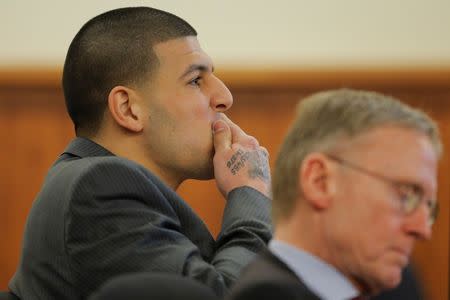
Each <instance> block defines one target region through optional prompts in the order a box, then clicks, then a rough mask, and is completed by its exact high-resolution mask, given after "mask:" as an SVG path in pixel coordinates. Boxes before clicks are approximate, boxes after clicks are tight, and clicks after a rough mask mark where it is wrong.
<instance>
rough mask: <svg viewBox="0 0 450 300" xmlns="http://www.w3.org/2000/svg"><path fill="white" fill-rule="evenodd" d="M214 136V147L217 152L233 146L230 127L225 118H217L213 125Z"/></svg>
mask: <svg viewBox="0 0 450 300" xmlns="http://www.w3.org/2000/svg"><path fill="white" fill-rule="evenodd" d="M212 129H213V136H214V149H215V151H216V152H220V151H223V150H225V149H228V148H230V147H231V131H230V127H229V126H228V124H227V123H225V121H223V120H217V121H215V122H214V123H213V125H212Z"/></svg>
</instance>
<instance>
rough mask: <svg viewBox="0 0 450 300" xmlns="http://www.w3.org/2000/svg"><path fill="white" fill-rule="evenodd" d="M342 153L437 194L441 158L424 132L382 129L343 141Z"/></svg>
mask: <svg viewBox="0 0 450 300" xmlns="http://www.w3.org/2000/svg"><path fill="white" fill-rule="evenodd" d="M338 148H339V146H338ZM338 151H339V152H341V153H342V155H344V156H345V158H346V159H351V160H352V161H356V162H358V163H359V164H362V165H364V166H367V167H370V168H372V169H373V170H377V171H379V172H383V174H385V175H388V176H391V177H393V178H396V179H398V180H405V181H412V182H416V183H418V184H420V185H424V186H425V187H426V188H427V189H428V190H429V191H430V192H431V193H434V192H435V191H436V186H437V183H436V182H437V167H438V159H439V157H438V153H437V152H436V149H435V147H434V146H433V143H432V141H431V139H430V137H428V136H427V135H426V134H424V133H423V132H420V131H418V130H414V129H410V128H404V127H394V126H385V127H378V128H374V129H371V130H368V131H367V132H365V133H362V134H360V135H358V136H356V137H354V138H352V139H350V140H347V141H342V142H341V143H340V148H339V150H338Z"/></svg>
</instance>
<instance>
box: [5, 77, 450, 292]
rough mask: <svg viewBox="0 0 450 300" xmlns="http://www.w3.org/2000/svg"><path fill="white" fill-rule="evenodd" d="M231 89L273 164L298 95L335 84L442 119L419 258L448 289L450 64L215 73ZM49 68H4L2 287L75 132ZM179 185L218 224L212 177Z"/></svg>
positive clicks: (425, 273)
mask: <svg viewBox="0 0 450 300" xmlns="http://www.w3.org/2000/svg"><path fill="white" fill-rule="evenodd" d="M218 75H219V77H221V78H223V79H224V81H225V82H226V83H227V84H228V86H229V87H230V89H231V91H232V92H233V95H234V100H235V101H234V105H233V107H232V109H231V110H230V112H229V115H230V116H231V118H232V119H233V120H235V121H236V122H237V123H238V124H240V125H241V127H242V128H244V130H246V131H247V132H248V133H250V134H252V135H254V136H255V137H257V138H258V140H259V141H260V143H261V144H262V145H264V146H266V147H267V149H268V150H269V152H270V153H271V164H272V165H273V162H274V158H275V157H276V154H277V151H278V149H279V146H280V144H281V142H282V140H283V136H284V134H285V133H286V130H287V128H288V127H289V125H290V123H291V121H292V119H293V117H294V110H295V106H296V104H297V102H298V100H299V98H300V97H303V96H305V95H307V94H310V93H312V92H315V91H318V90H322V89H329V88H338V87H354V88H365V89H372V90H377V91H380V92H384V93H388V94H392V95H394V96H397V97H399V98H400V99H402V100H404V101H405V102H407V103H410V104H411V105H413V106H415V107H420V108H423V109H424V110H426V111H427V112H429V113H430V114H431V115H432V116H433V117H434V118H435V119H436V120H437V121H438V123H439V125H440V127H441V131H442V136H443V140H444V144H445V148H446V149H447V150H448V151H447V152H446V153H445V155H444V156H443V159H442V161H441V164H440V172H439V187H440V188H439V200H440V204H441V214H440V216H439V219H438V221H437V222H436V224H435V227H434V234H433V239H432V240H431V241H430V242H425V243H420V245H418V247H417V249H416V251H415V252H414V262H415V264H416V266H417V269H418V272H419V274H420V276H421V278H422V280H423V283H424V286H425V289H426V292H427V295H428V299H436V300H441V299H447V297H448V293H449V287H448V284H449V234H450V233H449V227H450V223H449V219H450V216H449V215H450V205H449V200H450V184H449V182H450V175H449V174H450V155H449V154H450V150H449V149H450V70H430V69H427V70H389V69H385V70H382V69H380V70H311V71H302V72H296V71H289V72H287V71H277V70H273V71H233V70H230V71H224V72H222V73H220V74H218ZM59 77H60V74H59V72H57V71H52V70H31V71H27V72H25V71H23V70H8V71H0V139H1V143H2V148H1V152H0V153H1V155H0V163H1V168H2V172H0V197H1V198H0V226H1V231H0V232H1V236H2V237H1V238H0V289H5V288H6V286H7V282H8V280H9V278H10V277H11V276H12V274H13V272H14V269H15V266H16V264H17V261H18V255H19V251H20V244H21V238H22V231H23V228H24V224H25V219H26V215H27V213H28V210H29V208H30V206H31V202H32V200H33V198H34V196H35V195H36V193H37V192H38V191H39V188H40V185H41V184H42V181H43V179H44V176H45V174H46V172H47V169H48V168H49V167H50V165H51V164H52V162H53V161H54V160H55V158H56V157H57V155H58V154H59V153H60V152H61V151H62V150H63V149H64V147H65V145H66V144H67V142H68V141H70V139H71V138H72V137H73V132H72V126H71V123H70V120H69V118H68V116H67V114H66V112H65V108H64V102H63V96H62V92H61V89H60V87H59V81H60V79H59ZM179 193H180V194H181V195H182V196H183V197H184V198H185V199H186V200H187V201H188V202H189V203H190V204H191V205H192V206H193V207H194V209H195V210H196V211H197V212H198V213H199V214H200V215H201V216H202V217H203V218H204V220H205V222H206V223H207V225H208V226H209V228H210V229H211V231H212V232H213V234H217V233H218V231H219V228H220V223H221V217H222V210H223V207H224V204H225V203H224V200H223V199H222V197H221V196H220V194H219V193H218V192H217V189H216V187H215V182H214V181H213V180H211V181H207V182H198V181H187V182H185V183H184V184H183V185H182V186H181V188H180V190H179Z"/></svg>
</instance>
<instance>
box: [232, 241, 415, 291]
mask: <svg viewBox="0 0 450 300" xmlns="http://www.w3.org/2000/svg"><path fill="white" fill-rule="evenodd" d="M325 284H326V282H324V285H325ZM262 299H264V300H279V299H283V300H320V298H319V297H318V296H317V295H315V294H314V293H313V292H312V291H311V290H309V289H308V288H307V287H306V286H305V284H304V283H303V282H302V280H301V279H300V278H299V277H298V276H297V275H296V274H295V273H294V272H293V271H292V270H291V269H290V268H289V267H288V266H287V265H286V264H285V263H284V262H282V261H281V260H280V259H279V258H278V257H276V256H275V255H273V254H272V252H270V251H268V250H266V251H263V252H262V253H261V254H260V255H259V256H258V257H257V258H256V259H255V261H253V262H252V263H250V264H249V265H248V266H247V267H246V268H244V270H243V272H242V274H241V276H240V278H239V281H238V283H237V284H236V285H235V286H234V287H233V288H232V290H231V294H230V295H229V297H227V300H262ZM368 299H371V300H422V299H423V296H422V293H421V291H420V288H419V286H418V283H417V281H416V279H415V277H414V275H413V273H412V272H411V269H410V267H408V268H406V269H405V271H404V272H403V277H402V282H401V284H400V285H399V286H398V287H397V288H395V289H393V290H390V291H386V292H383V293H382V294H379V295H378V296H375V297H371V298H368ZM342 300H345V299H342Z"/></svg>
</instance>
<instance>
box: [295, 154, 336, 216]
mask: <svg viewBox="0 0 450 300" xmlns="http://www.w3.org/2000/svg"><path fill="white" fill-rule="evenodd" d="M332 173H333V172H332V165H331V162H330V161H329V159H327V157H326V156H325V155H323V154H322V153H311V154H308V155H307V156H306V157H305V159H304V160H303V163H302V165H301V167H300V169H299V176H298V180H299V182H298V186H299V187H301V193H302V194H303V196H304V199H305V201H307V202H309V204H310V205H312V206H313V207H315V208H316V209H326V208H327V207H328V206H329V205H330V203H331V200H332V196H333V194H334V192H335V188H334V184H335V183H334V181H333V176H332Z"/></svg>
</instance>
